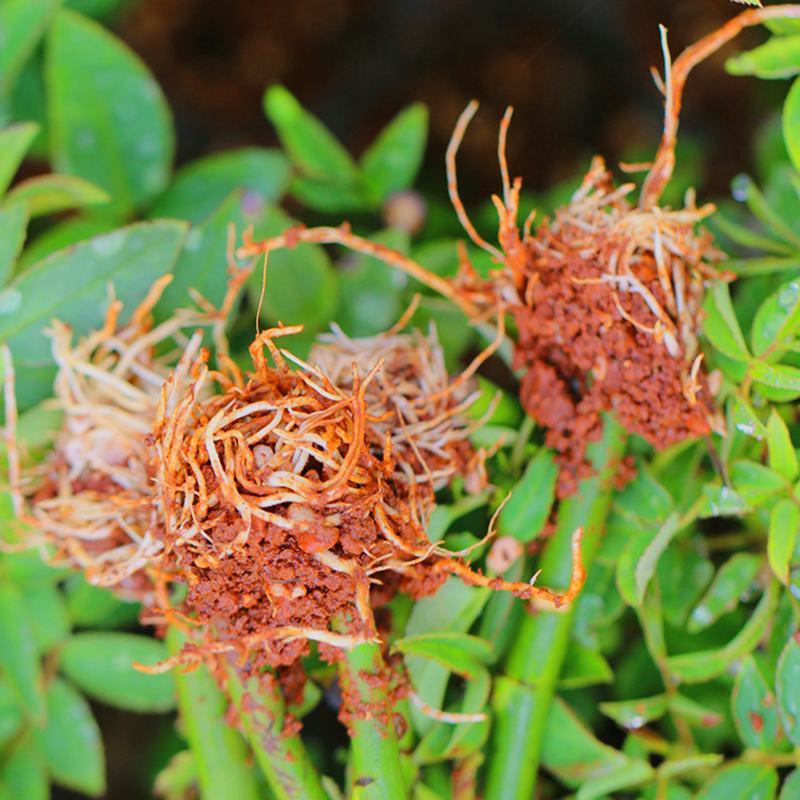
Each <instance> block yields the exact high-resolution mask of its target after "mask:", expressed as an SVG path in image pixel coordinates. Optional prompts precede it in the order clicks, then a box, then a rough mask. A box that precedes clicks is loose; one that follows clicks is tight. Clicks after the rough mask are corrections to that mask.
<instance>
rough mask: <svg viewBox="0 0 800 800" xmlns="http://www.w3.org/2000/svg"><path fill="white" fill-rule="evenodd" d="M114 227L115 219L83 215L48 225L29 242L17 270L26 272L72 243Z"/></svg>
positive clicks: (106, 231)
mask: <svg viewBox="0 0 800 800" xmlns="http://www.w3.org/2000/svg"><path fill="white" fill-rule="evenodd" d="M113 228H114V222H113V220H109V219H106V218H103V217H82V216H81V217H72V218H71V219H67V220H64V222H58V223H56V224H55V225H52V226H50V227H48V228H47V229H46V230H45V231H43V232H42V233H40V234H39V235H38V236H37V237H36V238H35V239H34V240H33V241H32V242H30V243H29V244H28V246H27V247H26V248H25V250H24V251H23V253H22V255H21V256H20V258H19V262H18V263H17V269H16V272H17V273H20V272H24V271H25V270H26V269H28V267H30V266H32V265H33V264H36V263H37V262H39V261H42V260H43V259H45V258H47V256H49V255H52V254H53V253H55V252H56V251H58V250H63V249H65V248H66V247H69V245H71V244H77V243H78V242H84V241H86V240H87V239H91V238H92V237H94V236H99V235H100V234H101V233H109V232H110V231H111V230H113Z"/></svg>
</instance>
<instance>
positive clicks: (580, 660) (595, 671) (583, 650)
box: [558, 642, 614, 689]
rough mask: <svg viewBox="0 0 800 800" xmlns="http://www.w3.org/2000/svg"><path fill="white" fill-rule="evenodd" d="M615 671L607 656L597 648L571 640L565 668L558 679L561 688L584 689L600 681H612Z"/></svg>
mask: <svg viewBox="0 0 800 800" xmlns="http://www.w3.org/2000/svg"><path fill="white" fill-rule="evenodd" d="M613 680H614V672H613V670H612V669H611V665H610V664H609V663H608V661H607V660H606V659H605V657H604V656H603V655H602V654H601V653H598V652H597V650H595V649H593V648H590V647H584V646H582V645H579V644H577V643H575V642H570V647H569V650H568V651H567V657H566V658H565V659H564V669H563V670H562V671H561V677H560V678H559V680H558V686H559V688H560V689H582V688H583V687H584V686H596V685H597V684H600V683H612V682H613Z"/></svg>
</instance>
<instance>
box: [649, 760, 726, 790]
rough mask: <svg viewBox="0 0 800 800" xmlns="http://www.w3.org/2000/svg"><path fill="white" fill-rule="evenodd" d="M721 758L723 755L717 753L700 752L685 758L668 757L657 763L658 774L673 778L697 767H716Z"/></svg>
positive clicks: (705, 768)
mask: <svg viewBox="0 0 800 800" xmlns="http://www.w3.org/2000/svg"><path fill="white" fill-rule="evenodd" d="M723 760H724V757H723V756H721V755H719V754H718V753H701V754H699V755H696V756H687V757H686V758H675V759H670V760H669V761H665V762H664V763H663V764H660V765H659V767H658V774H659V777H662V778H675V777H677V776H679V775H685V774H686V773H687V772H694V771H695V770H698V769H704V770H707V769H709V768H711V767H716V766H717V765H718V764H720V763H722V761H723ZM668 796H669V795H668ZM690 797H691V795H690Z"/></svg>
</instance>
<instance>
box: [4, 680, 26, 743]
mask: <svg viewBox="0 0 800 800" xmlns="http://www.w3.org/2000/svg"><path fill="white" fill-rule="evenodd" d="M22 722H23V714H22V707H21V703H20V701H19V697H17V694H16V692H15V691H14V690H13V689H12V688H11V685H10V684H9V682H8V681H7V680H6V679H5V678H0V752H3V751H4V750H5V749H6V745H7V744H8V743H9V742H10V741H12V739H14V738H15V737H16V736H17V734H18V733H19V730H20V728H21V727H22Z"/></svg>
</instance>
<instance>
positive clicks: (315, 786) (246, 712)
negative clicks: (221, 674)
mask: <svg viewBox="0 0 800 800" xmlns="http://www.w3.org/2000/svg"><path fill="white" fill-rule="evenodd" d="M228 691H229V692H230V696H231V700H232V701H233V704H234V706H235V707H236V711H237V712H238V714H239V721H240V723H241V726H242V729H243V731H244V733H245V735H246V736H247V739H248V741H249V742H250V747H252V749H253V754H254V755H255V757H256V761H258V765H259V766H260V767H261V771H262V772H263V773H264V777H265V778H266V779H267V783H268V784H269V787H270V789H272V792H273V794H274V795H275V797H276V798H277V800H292V798H295V799H298V798H302V800H328V795H327V793H326V792H325V789H323V787H322V783H321V781H320V777H319V774H318V773H317V771H316V769H315V768H314V766H313V764H312V763H311V760H310V759H309V757H308V753H307V752H306V748H305V745H304V744H303V740H302V739H301V738H300V735H299V734H297V733H288V732H287V731H285V730H284V725H285V723H286V706H285V704H284V701H283V695H282V694H281V690H280V686H279V685H278V682H277V680H276V679H275V677H274V676H273V675H271V674H269V673H267V674H264V675H261V676H255V675H251V676H249V677H243V676H242V675H241V674H240V673H239V671H238V670H237V669H236V667H235V666H233V665H232V664H231V665H229V666H228Z"/></svg>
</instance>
